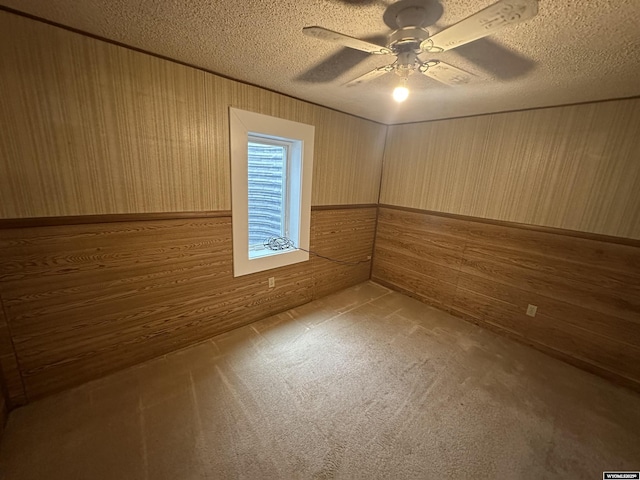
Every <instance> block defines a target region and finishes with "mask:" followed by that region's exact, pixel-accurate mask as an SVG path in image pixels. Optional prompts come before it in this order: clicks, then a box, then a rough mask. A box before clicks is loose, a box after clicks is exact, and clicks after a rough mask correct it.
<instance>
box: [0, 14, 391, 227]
mask: <svg viewBox="0 0 640 480" xmlns="http://www.w3.org/2000/svg"><path fill="white" fill-rule="evenodd" d="M0 58H2V69H0V90H1V91H2V92H5V94H3V95H1V96H0V121H1V123H2V125H3V128H2V129H0V178H2V189H0V218H24V217H45V216H64V215H94V214H110V213H114V214H122V213H148V212H189V211H215V210H229V209H230V205H231V197H230V163H229V120H228V108H229V106H233V107H237V108H242V109H247V110H252V111H256V112H259V113H263V114H268V115H274V116H278V117H282V118H287V119H290V120H294V121H299V122H303V123H308V124H312V125H315V126H316V141H315V146H316V149H315V158H314V182H313V198H312V201H313V204H314V205H334V204H335V205H337V204H355V203H360V204H362V203H365V204H366V203H376V202H377V199H378V190H379V182H380V171H381V165H382V153H383V148H384V141H385V134H386V126H384V125H381V124H378V123H375V122H370V121H367V120H363V119H360V118H356V117H353V116H350V115H346V114H343V113H339V112H336V111H332V110H329V109H327V108H323V107H319V106H316V105H312V104H309V103H306V102H302V101H300V100H296V99H293V98H290V97H286V96H284V95H280V94H277V93H273V92H269V91H266V90H263V89H260V88H257V87H252V86H249V85H245V84H241V83H238V82H234V81H232V80H228V79H224V78H221V77H218V76H216V75H214V74H211V73H207V72H204V71H201V70H197V69H195V68H191V67H187V66H184V65H179V64H177V63H173V62H170V61H167V60H163V59H160V58H157V57H153V56H151V55H146V54H143V53H140V52H136V51H133V50H129V49H126V48H123V47H119V46H116V45H113V44H109V43H106V42H103V41H100V40H96V39H94V38H90V37H87V36H83V35H80V34H77V33H74V32H70V31H67V30H64V29H61V28H58V27H54V26H52V25H48V24H44V23H42V22H38V21H35V20H32V19H28V18H25V17H21V16H18V15H15V14H12V13H8V12H5V11H0Z"/></svg>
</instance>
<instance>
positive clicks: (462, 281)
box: [372, 207, 640, 389]
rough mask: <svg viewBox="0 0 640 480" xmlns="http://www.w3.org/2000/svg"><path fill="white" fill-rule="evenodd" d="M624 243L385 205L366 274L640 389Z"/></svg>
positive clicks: (639, 248)
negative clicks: (533, 309)
mask: <svg viewBox="0 0 640 480" xmlns="http://www.w3.org/2000/svg"><path fill="white" fill-rule="evenodd" d="M593 237H595V236H593ZM630 243H637V244H636V245H632V244H619V243H612V242H608V241H601V240H597V239H595V238H579V237H575V236H568V235H563V234H559V232H553V231H544V230H542V229H540V230H535V229H523V228H522V227H520V226H518V225H513V226H508V225H494V224H491V223H487V222H480V221H474V220H473V219H469V218H445V217H443V216H439V215H434V214H432V213H428V212H422V213H420V212H415V211H405V210H402V209H400V208H393V207H391V208H389V207H381V208H380V210H379V215H378V226H377V230H376V240H375V252H374V263H373V270H372V279H373V280H375V281H379V282H381V283H383V284H385V285H388V286H391V287H393V288H396V289H398V290H401V291H403V292H406V293H409V294H412V295H414V296H416V297H417V298H419V299H421V300H422V301H424V302H426V303H429V304H432V305H434V306H436V307H438V308H441V309H444V310H446V311H449V312H451V313H454V314H456V315H458V316H461V317H463V318H465V319H468V320H471V321H473V322H476V323H478V324H481V325H484V326H487V327H489V328H492V329H493V330H496V331H498V332H501V333H504V334H507V335H509V336H511V337H514V338H516V339H519V340H521V341H523V342H525V343H528V344H530V345H533V346H534V347H536V348H539V349H541V350H544V351H545V352H548V353H551V354H553V355H556V356H558V357H560V358H562V359H564V360H566V361H569V362H572V363H574V364H576V365H578V366H580V367H582V368H586V369H588V370H591V371H593V372H595V373H598V374H600V375H604V376H607V377H609V378H612V379H614V380H616V381H618V382H620V383H623V384H625V385H628V386H631V387H633V388H636V389H640V242H630ZM528 304H532V305H537V307H538V311H537V314H536V316H535V317H534V318H532V317H528V316H526V310H527V306H528Z"/></svg>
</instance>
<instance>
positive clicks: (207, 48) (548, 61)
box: [0, 0, 640, 124]
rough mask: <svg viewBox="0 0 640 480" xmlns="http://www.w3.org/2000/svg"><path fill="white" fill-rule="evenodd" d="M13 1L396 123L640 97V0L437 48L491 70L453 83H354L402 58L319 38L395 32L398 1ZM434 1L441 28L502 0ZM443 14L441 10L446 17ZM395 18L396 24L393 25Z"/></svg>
mask: <svg viewBox="0 0 640 480" xmlns="http://www.w3.org/2000/svg"><path fill="white" fill-rule="evenodd" d="M0 2H2V3H3V4H4V5H5V6H7V7H9V8H12V9H15V10H19V11H22V12H25V13H29V14H32V15H35V16H38V17H40V18H44V19H47V20H50V21H53V22H57V23H60V24H63V25H67V26H70V27H73V28H76V29H79V30H82V31H85V32H89V33H92V34H94V35H98V36H101V37H104V38H108V39H111V40H115V41H117V42H121V43H123V44H126V45H131V46H133V47H137V48H140V49H143V50H146V51H148V52H153V53H156V54H160V55H163V56H166V57H170V58H173V59H176V60H180V61H182V62H186V63H189V64H192V65H196V66H199V67H202V68H205V69H207V70H210V71H213V72H217V73H220V74H222V75H225V76H227V77H231V78H234V79H237V80H241V81H245V82H248V83H252V84H255V85H259V86H262V87H265V88H268V89H271V90H275V91H278V92H281V93H285V94H288V95H291V96H294V97H297V98H300V99H303V100H308V101H311V102H314V103H318V104H321V105H326V106H328V107H332V108H335V109H337V110H340V111H343V112H348V113H352V114H355V115H359V116H361V117H365V118H369V119H372V120H377V121H380V122H383V123H388V124H393V123H402V122H411V121H421V120H431V119H438V118H448V117H457V116H465V115H474V114H481V113H489V112H500V111H507V110H516V109H523V108H531V107H539V106H549V105H559V104H567V103H576V102H584V101H591V100H600V99H609V98H621V97H629V96H635V95H640V80H639V77H640V0H556V1H554V0H542V1H540V3H539V14H538V16H536V17H535V18H533V19H532V20H529V21H528V22H525V23H522V24H518V25H515V26H511V27H507V28H506V29H505V30H502V31H500V32H498V33H497V34H494V35H492V36H490V37H486V38H485V39H481V40H478V41H476V42H474V43H472V44H468V45H466V46H462V47H458V48H457V49H454V50H450V51H448V52H445V53H441V54H432V55H427V56H428V57H431V58H434V59H439V60H442V61H445V62H447V63H450V64H452V65H454V66H457V67H459V68H462V69H464V70H467V71H469V72H472V73H474V74H476V75H478V76H479V77H480V81H479V82H477V83H476V84H474V85H464V86H458V87H447V86H444V85H441V84H439V83H438V82H436V81H435V80H432V79H430V78H427V77H425V76H423V75H413V76H411V77H410V79H409V88H410V90H411V96H410V97H409V100H407V101H406V102H405V103H403V104H396V103H395V102H394V101H393V100H392V99H391V95H390V94H391V90H392V89H393V87H394V86H395V84H396V83H397V82H398V80H397V77H396V76H395V75H385V76H383V77H380V78H377V79H375V80H373V81H372V82H371V83H368V84H365V85H359V86H357V87H352V88H347V87H344V86H343V84H344V83H345V82H347V81H349V80H351V79H353V78H355V77H357V76H359V75H361V74H363V73H365V72H367V71H369V70H372V69H373V68H376V67H378V66H382V65H386V64H389V63H391V61H393V57H388V56H378V55H367V54H363V53H361V52H358V51H354V50H348V49H343V48H341V47H339V46H335V45H333V44H330V43H326V42H322V41H320V40H316V39H313V38H309V37H307V36H304V35H303V34H302V28H303V27H304V26H310V25H320V26H323V27H326V28H328V29H331V30H336V31H340V32H343V33H346V34H348V35H352V36H355V37H360V38H368V39H373V40H374V41H375V40H376V39H377V37H380V38H379V41H380V42H381V43H385V42H384V40H383V39H384V37H385V36H386V35H387V34H389V33H390V32H391V28H390V27H389V24H390V23H391V19H393V18H394V15H393V11H394V9H395V8H397V5H396V6H394V5H393V4H394V3H398V2H391V1H389V0H324V1H322V0H269V1H267V0H243V1H238V0H191V1H188V2H187V1H181V0H83V1H81V2H78V1H77V0H48V1H42V0H0ZM400 3H402V4H419V5H420V4H422V5H428V6H430V8H431V12H432V15H431V17H432V19H431V20H432V21H435V23H434V24H433V25H431V26H429V27H428V30H429V31H430V32H431V33H432V34H433V33H435V32H437V31H439V30H441V29H442V28H444V27H446V26H448V25H451V24H453V23H455V22H457V21H458V20H460V19H462V18H464V17H467V16H468V15H470V14H471V13H474V12H476V11H478V10H480V9H482V8H484V7H486V6H488V5H490V4H491V3H493V1H491V0H441V1H440V5H441V9H442V15H438V14H439V12H438V10H440V6H439V5H438V4H437V0H401V2H400ZM438 17H439V18H438ZM385 20H386V23H385Z"/></svg>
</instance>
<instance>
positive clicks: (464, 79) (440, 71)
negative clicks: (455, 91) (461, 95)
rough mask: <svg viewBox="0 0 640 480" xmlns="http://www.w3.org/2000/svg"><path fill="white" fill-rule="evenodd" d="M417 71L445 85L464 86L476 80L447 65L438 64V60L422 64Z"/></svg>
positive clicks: (474, 77) (472, 76) (467, 73)
mask: <svg viewBox="0 0 640 480" xmlns="http://www.w3.org/2000/svg"><path fill="white" fill-rule="evenodd" d="M419 70H420V72H421V73H422V74H424V75H426V76H427V77H430V78H433V79H434V80H437V81H439V82H440V83H444V84H445V85H465V84H467V83H472V82H473V81H474V80H475V79H476V78H478V77H476V76H475V75H474V74H472V73H469V72H465V71H464V70H460V69H459V68H457V67H454V66H453V65H449V64H448V63H444V62H440V61H438V60H430V61H428V62H424V63H423V64H422V65H421V66H420V67H419Z"/></svg>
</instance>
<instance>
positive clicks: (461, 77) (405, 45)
mask: <svg viewBox="0 0 640 480" xmlns="http://www.w3.org/2000/svg"><path fill="white" fill-rule="evenodd" d="M537 13H538V2H537V0H499V1H498V2H496V3H494V4H493V5H490V6H489V7H487V8H485V9H483V10H480V11H479V12H477V13H474V14H473V15H471V16H469V17H467V18H465V19H464V20H461V21H460V22H458V23H456V24H454V25H452V26H450V27H448V28H445V29H444V30H442V31H440V32H438V33H436V34H435V35H433V36H431V35H430V34H429V32H428V31H427V29H426V28H424V27H423V23H424V21H425V19H426V18H427V12H426V10H425V9H424V7H420V6H410V7H406V8H404V9H402V10H400V11H399V12H398V13H397V15H396V23H397V25H398V29H397V30H394V31H393V32H392V33H391V34H390V35H389V37H388V41H387V45H386V46H385V47H382V46H380V45H376V44H374V43H370V42H367V41H364V40H360V39H359V38H355V37H351V36H349V35H345V34H343V33H339V32H334V31H332V30H328V29H326V28H323V27H318V26H313V27H305V28H303V29H302V32H303V33H304V34H306V35H308V36H310V37H314V38H318V39H320V40H325V41H328V42H332V43H337V44H339V45H342V46H345V47H349V48H354V49H356V50H361V51H363V52H367V53H370V54H372V55H395V56H396V60H395V62H393V63H391V64H389V65H385V66H382V67H378V68H376V69H374V70H371V71H370V72H367V73H365V74H364V75H361V76H360V77H358V78H355V79H353V80H351V81H350V82H347V83H346V84H345V86H347V87H353V86H356V85H359V84H361V83H364V82H368V81H370V80H373V79H374V78H377V77H380V76H382V75H384V74H386V73H391V72H395V73H396V74H397V75H399V76H400V78H401V79H402V80H401V81H402V83H403V85H402V86H400V87H398V88H396V89H395V90H394V94H393V96H394V98H395V99H396V100H397V101H399V102H401V101H404V100H406V98H407V97H408V95H409V91H408V89H407V88H406V82H407V79H408V77H409V75H411V74H413V73H414V72H420V73H422V74H424V75H426V76H428V77H430V78H433V79H434V80H437V81H439V82H441V83H444V84H446V85H462V84H467V83H470V82H472V81H473V79H474V78H475V75H473V74H472V73H469V72H465V71H464V70H461V69H459V68H457V67H454V66H453V65H449V64H447V63H444V62H442V61H440V60H433V59H428V60H423V59H421V58H420V55H421V54H426V53H432V54H433V53H441V52H445V51H447V50H451V49H452V48H456V47H459V46H460V45H464V44H466V43H469V42H473V41H474V40H478V39H479V38H482V37H485V36H487V35H491V34H492V33H495V32H497V31H498V30H500V29H502V28H504V27H506V26H508V25H512V24H515V23H519V22H524V21H526V20H529V19H531V18H533V17H534V16H536V14H537Z"/></svg>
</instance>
